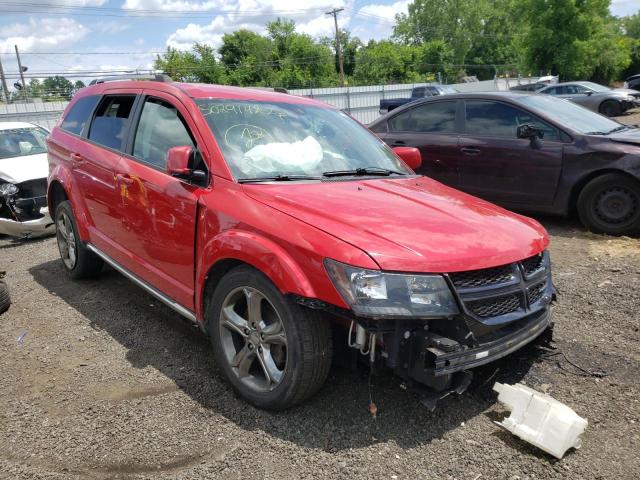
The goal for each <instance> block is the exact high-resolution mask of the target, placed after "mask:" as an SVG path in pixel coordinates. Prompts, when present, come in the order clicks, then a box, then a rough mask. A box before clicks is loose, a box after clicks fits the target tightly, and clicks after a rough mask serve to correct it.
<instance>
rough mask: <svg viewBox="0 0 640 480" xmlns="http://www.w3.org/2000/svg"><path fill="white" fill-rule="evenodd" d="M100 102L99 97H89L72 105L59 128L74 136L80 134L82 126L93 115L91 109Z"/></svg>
mask: <svg viewBox="0 0 640 480" xmlns="http://www.w3.org/2000/svg"><path fill="white" fill-rule="evenodd" d="M98 100H100V96H99V95H90V96H88V97H82V98H80V99H78V101H77V102H76V103H74V104H73V106H72V107H71V109H70V110H69V112H68V113H67V115H66V116H65V117H64V120H62V123H61V124H60V128H61V129H62V130H64V131H65V132H69V133H73V134H75V135H80V134H82V130H83V129H84V126H85V125H86V124H87V122H88V121H89V119H90V118H91V114H92V113H93V109H94V108H95V106H96V104H97V103H98Z"/></svg>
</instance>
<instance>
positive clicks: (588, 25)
mask: <svg viewBox="0 0 640 480" xmlns="http://www.w3.org/2000/svg"><path fill="white" fill-rule="evenodd" d="M609 4H610V0H413V1H412V2H411V3H410V4H409V7H408V13H407V14H406V15H398V16H397V17H396V25H395V27H394V30H393V37H392V39H390V40H381V41H369V42H368V43H367V44H366V45H363V43H362V42H361V41H360V39H358V38H357V37H352V36H351V35H350V33H349V32H348V31H346V30H341V31H340V32H339V35H338V39H339V42H340V46H341V49H342V52H343V59H344V70H345V75H346V77H347V83H348V84H349V85H354V84H375V83H400V82H424V81H434V80H437V79H438V78H442V80H443V81H445V82H455V81H456V80H457V79H458V77H460V76H463V75H476V76H477V77H478V78H479V79H481V80H482V79H490V78H493V77H494V76H495V75H501V74H505V73H509V74H517V72H518V71H520V72H523V73H524V74H528V73H532V74H539V73H543V74H546V73H551V74H556V75H560V77H561V78H562V80H573V79H591V80H595V81H598V82H601V83H609V82H611V81H612V80H614V79H618V78H620V76H621V75H623V74H625V73H626V74H630V73H636V71H640V13H638V14H635V15H631V16H628V17H624V18H620V19H617V18H614V17H612V16H611V15H610V14H609ZM266 30H267V34H266V35H260V34H258V33H255V32H251V31H249V30H246V29H241V30H238V31H235V32H233V33H228V34H225V35H224V36H223V38H222V45H221V47H220V48H219V49H218V51H217V52H216V51H214V50H213V49H212V48H211V47H209V46H206V45H195V46H194V47H193V49H192V50H191V51H187V52H185V51H179V50H175V49H171V48H169V49H168V50H167V52H166V53H164V54H163V55H161V56H158V57H157V59H156V61H155V68H157V69H160V70H163V71H165V72H166V73H167V74H169V75H170V76H171V77H173V78H175V79H177V80H182V81H195V82H206V83H227V84H231V85H241V86H246V85H256V86H282V87H285V88H296V87H308V86H312V87H323V86H337V85H338V83H339V77H338V72H339V66H338V56H337V53H336V48H335V47H336V45H335V38H333V37H324V38H321V39H314V38H312V37H310V36H309V35H306V34H302V33H299V32H297V31H296V26H295V23H294V22H293V21H290V20H286V19H281V18H278V19H277V20H275V21H272V22H269V23H268V24H267V25H266ZM439 76H440V77H439Z"/></svg>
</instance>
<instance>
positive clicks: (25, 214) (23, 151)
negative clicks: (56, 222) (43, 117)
mask: <svg viewBox="0 0 640 480" xmlns="http://www.w3.org/2000/svg"><path fill="white" fill-rule="evenodd" d="M48 134H49V132H47V131H46V130H45V129H44V128H42V127H38V126H37V125H33V124H31V123H25V122H3V123H0V234H4V235H11V236H14V237H36V236H42V235H48V234H53V233H55V229H54V228H53V222H52V221H51V217H50V216H49V211H48V209H47V176H48V174H49V166H48V163H47V143H46V138H47V135H48Z"/></svg>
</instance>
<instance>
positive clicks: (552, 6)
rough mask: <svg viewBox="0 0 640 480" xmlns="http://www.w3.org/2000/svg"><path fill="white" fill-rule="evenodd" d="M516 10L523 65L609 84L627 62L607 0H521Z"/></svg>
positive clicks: (568, 77) (624, 45)
mask: <svg viewBox="0 0 640 480" xmlns="http://www.w3.org/2000/svg"><path fill="white" fill-rule="evenodd" d="M521 10H522V14H523V17H524V18H525V20H526V25H527V28H526V30H525V32H524V35H523V36H522V38H521V41H520V42H519V48H520V51H521V61H522V64H523V65H524V66H525V67H528V68H530V69H532V70H534V71H543V72H553V73H557V74H559V75H560V76H561V77H562V78H563V79H584V78H592V79H594V80H596V81H600V82H605V83H608V82H609V81H611V80H613V79H614V78H615V77H616V75H617V74H619V73H620V72H621V71H622V70H623V69H624V68H625V67H626V66H627V65H628V64H629V62H630V52H629V50H628V49H626V48H625V47H626V44H625V42H624V41H621V40H622V37H621V35H620V33H619V30H618V28H617V25H616V22H615V21H614V19H613V18H612V17H611V16H610V14H609V0H590V1H582V0H522V3H521Z"/></svg>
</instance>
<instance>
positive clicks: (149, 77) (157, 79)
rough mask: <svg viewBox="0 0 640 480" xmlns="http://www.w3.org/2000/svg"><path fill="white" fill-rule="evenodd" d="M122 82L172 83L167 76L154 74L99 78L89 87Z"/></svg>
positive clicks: (92, 81)
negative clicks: (149, 81) (148, 81)
mask: <svg viewBox="0 0 640 480" xmlns="http://www.w3.org/2000/svg"><path fill="white" fill-rule="evenodd" d="M124 80H151V81H153V82H163V83H166V82H173V80H172V79H171V77H170V76H169V75H165V74H164V73H155V74H142V73H138V74H134V75H111V76H109V77H100V78H96V79H94V80H91V82H90V83H89V85H97V84H98V83H106V82H118V81H124Z"/></svg>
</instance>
